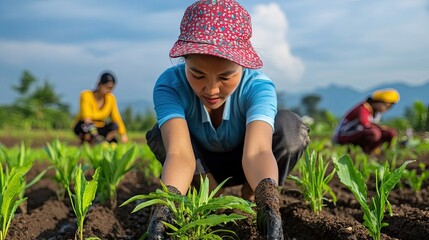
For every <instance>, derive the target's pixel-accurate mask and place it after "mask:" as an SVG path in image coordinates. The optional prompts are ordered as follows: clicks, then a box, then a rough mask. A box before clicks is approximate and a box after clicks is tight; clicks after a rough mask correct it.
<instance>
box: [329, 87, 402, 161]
mask: <svg viewBox="0 0 429 240" xmlns="http://www.w3.org/2000/svg"><path fill="white" fill-rule="evenodd" d="M398 101H399V93H398V92H397V91H396V90H395V89H380V90H377V91H374V92H373V93H372V95H371V96H370V97H368V98H367V99H366V100H365V101H363V102H361V103H359V104H358V105H357V106H355V107H353V108H352V109H351V110H350V111H349V112H348V113H347V114H346V115H345V116H344V118H343V119H342V120H341V122H340V123H339V125H338V126H337V128H336V129H335V133H334V137H333V141H334V142H336V143H338V144H353V145H358V146H360V147H362V150H363V151H364V152H366V153H369V154H370V153H375V154H377V149H378V148H379V147H380V146H381V145H382V144H383V143H385V142H388V143H390V142H391V141H392V139H393V138H394V137H395V136H396V130H395V129H393V128H389V127H387V126H384V125H380V124H379V122H380V119H381V115H382V113H384V112H386V111H388V110H389V109H390V108H391V107H392V106H393V105H394V104H395V103H397V102H398Z"/></svg>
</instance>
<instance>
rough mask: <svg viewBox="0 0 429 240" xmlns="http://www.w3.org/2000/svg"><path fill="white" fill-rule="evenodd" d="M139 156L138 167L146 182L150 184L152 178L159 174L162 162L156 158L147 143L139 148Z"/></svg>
mask: <svg viewBox="0 0 429 240" xmlns="http://www.w3.org/2000/svg"><path fill="white" fill-rule="evenodd" d="M139 156H140V158H141V161H140V165H139V169H140V171H141V172H142V173H143V176H144V177H145V179H147V180H148V184H150V180H151V179H152V178H158V177H159V176H161V172H162V164H161V163H160V162H159V161H158V160H157V159H156V157H155V155H154V154H153V153H152V151H151V150H150V148H149V146H148V145H147V144H144V145H143V146H142V148H140V151H139Z"/></svg>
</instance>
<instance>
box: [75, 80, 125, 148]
mask: <svg viewBox="0 0 429 240" xmlns="http://www.w3.org/2000/svg"><path fill="white" fill-rule="evenodd" d="M115 84H116V80H115V77H114V76H113V74H112V73H110V72H104V73H102V74H101V76H100V79H99V81H98V83H97V86H96V88H95V90H85V91H82V92H81V94H80V103H79V112H78V114H77V116H76V118H75V123H74V125H73V126H74V127H73V129H74V132H75V134H76V135H77V136H79V138H80V140H81V143H84V142H89V143H92V144H93V143H99V142H102V141H107V142H117V140H116V136H117V135H118V134H119V135H121V140H122V142H127V141H128V137H127V134H126V129H125V125H124V122H123V121H122V118H121V115H120V113H119V110H118V106H117V103H116V98H115V96H114V95H113V94H112V91H113V88H114V87H115ZM107 118H110V119H111V122H106V119H107Z"/></svg>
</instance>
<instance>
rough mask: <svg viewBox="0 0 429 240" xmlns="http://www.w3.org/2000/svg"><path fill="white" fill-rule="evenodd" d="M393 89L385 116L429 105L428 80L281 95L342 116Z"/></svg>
mask: <svg viewBox="0 0 429 240" xmlns="http://www.w3.org/2000/svg"><path fill="white" fill-rule="evenodd" d="M382 88H394V89H396V90H397V91H398V92H399V93H400V95H401V99H400V101H399V103H398V104H396V105H395V106H394V107H393V108H392V109H391V110H389V111H388V112H386V113H385V114H384V118H391V117H402V116H404V110H405V108H406V107H412V105H413V104H414V102H415V101H417V100H419V101H422V102H423V103H425V104H426V105H427V104H429V79H428V81H426V83H424V84H421V85H415V86H412V85H408V84H404V83H393V84H382V85H379V86H376V87H374V88H371V89H367V90H364V91H358V90H355V89H353V88H349V87H341V86H337V85H330V86H328V87H326V88H320V89H316V90H314V91H311V92H302V93H287V92H286V94H285V95H284V103H283V105H284V106H286V108H294V107H298V106H299V105H300V104H301V99H302V98H303V97H304V96H306V95H318V96H320V97H321V101H320V103H319V105H318V108H319V109H326V110H328V111H330V112H331V113H332V114H334V115H335V116H337V117H341V116H342V115H344V114H345V113H346V111H348V110H349V109H350V108H351V107H353V106H354V105H355V104H357V103H358V102H360V101H362V100H364V99H366V98H367V97H368V96H370V95H371V93H372V92H373V91H375V90H377V89H382ZM118 105H119V109H120V110H121V111H123V110H124V109H125V108H126V107H131V108H132V109H133V111H134V113H141V114H142V113H146V112H147V111H153V104H152V102H150V101H146V100H135V101H130V102H119V103H118Z"/></svg>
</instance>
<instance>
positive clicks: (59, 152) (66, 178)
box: [46, 140, 81, 201]
mask: <svg viewBox="0 0 429 240" xmlns="http://www.w3.org/2000/svg"><path fill="white" fill-rule="evenodd" d="M46 152H47V153H48V156H49V161H50V162H51V164H52V165H53V166H54V168H55V181H56V182H57V184H58V188H57V197H58V199H59V200H61V201H62V200H64V198H65V193H66V191H67V188H68V187H69V185H70V183H71V181H72V179H73V178H74V175H75V173H76V168H77V162H78V161H79V159H80V157H81V151H80V150H78V149H74V148H71V147H67V146H65V145H63V144H62V143H61V142H60V141H59V140H55V141H53V143H52V144H50V143H47V146H46Z"/></svg>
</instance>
